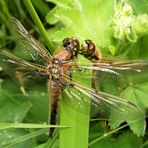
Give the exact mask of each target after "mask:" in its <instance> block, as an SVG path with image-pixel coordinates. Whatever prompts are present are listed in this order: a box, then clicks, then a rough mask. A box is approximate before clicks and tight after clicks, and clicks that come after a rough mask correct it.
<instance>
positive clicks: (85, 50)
mask: <svg viewBox="0 0 148 148" xmlns="http://www.w3.org/2000/svg"><path fill="white" fill-rule="evenodd" d="M81 46H82V47H81V53H82V54H84V55H85V56H90V57H93V56H94V54H95V51H96V47H95V44H94V43H93V42H92V41H91V40H85V41H84V43H83V44H82V45H81Z"/></svg>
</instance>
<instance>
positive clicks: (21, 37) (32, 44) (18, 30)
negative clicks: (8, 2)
mask: <svg viewBox="0 0 148 148" xmlns="http://www.w3.org/2000/svg"><path fill="white" fill-rule="evenodd" d="M8 26H9V29H10V32H11V34H12V36H13V37H14V38H15V41H16V42H17V44H19V45H21V47H22V48H24V49H25V51H27V52H28V53H29V54H31V56H34V53H35V52H34V51H36V52H37V54H39V55H40V57H42V59H43V60H44V61H46V62H48V63H49V62H50V58H51V55H50V53H49V51H48V50H47V49H46V48H45V47H44V46H43V45H42V44H41V43H39V42H38V41H37V40H36V39H35V38H34V37H33V36H31V35H30V34H29V33H28V32H27V30H26V29H25V28H24V27H23V25H22V24H21V23H20V22H19V21H18V20H17V19H16V18H14V17H10V18H9V20H8Z"/></svg>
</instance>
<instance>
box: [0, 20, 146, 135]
mask: <svg viewBox="0 0 148 148" xmlns="http://www.w3.org/2000/svg"><path fill="white" fill-rule="evenodd" d="M9 28H10V31H11V33H12V35H13V36H14V37H15V39H16V40H17V42H19V44H21V45H22V46H23V48H24V49H25V50H28V51H31V52H32V49H33V50H34V51H35V52H36V55H37V56H38V57H39V58H40V59H42V62H41V63H42V64H36V63H35V62H30V61H26V60H24V59H21V58H19V57H17V56H15V55H13V54H11V53H10V52H7V51H4V50H2V51H1V52H0V55H1V57H2V60H3V61H4V62H7V63H9V64H10V65H16V66H18V67H19V68H20V67H21V68H20V69H23V72H24V71H25V70H26V71H33V72H35V73H39V74H41V76H44V77H45V78H47V87H48V91H49V95H50V98H51V107H50V109H51V111H50V114H49V116H50V121H49V122H50V124H53V125H55V124H56V115H57V108H58V104H59V102H60V95H61V93H62V92H63V93H65V94H66V95H67V96H68V98H69V99H71V100H73V101H75V102H79V103H78V105H80V104H81V106H85V105H86V106H87V104H90V103H91V105H92V106H93V107H92V110H93V109H96V110H98V111H99V115H101V116H102V117H104V118H105V119H109V118H110V117H111V116H112V115H113V114H114V113H118V114H119V116H118V120H121V121H124V120H125V119H126V117H127V115H128V114H132V113H137V114H141V115H142V116H143V112H142V111H141V110H140V108H139V107H137V106H136V105H135V104H134V103H132V102H129V101H127V100H125V99H121V98H120V97H117V96H114V95H111V94H109V93H106V92H102V91H100V90H99V89H98V83H99V80H98V79H99V77H100V73H101V72H105V73H106V74H107V75H114V76H115V77H122V78H124V76H123V75H122V72H126V71H132V72H134V73H141V72H142V69H144V70H145V69H146V68H148V63H147V62H145V61H118V60H116V59H109V58H104V57H103V56H102V55H101V54H100V53H99V52H98V51H97V50H96V47H95V44H94V43H93V42H92V41H91V40H85V41H84V43H83V44H80V43H79V41H78V40H77V39H76V38H65V39H64V40H63V41H62V45H61V47H59V49H58V50H57V51H56V52H55V53H54V54H53V55H51V54H50V52H49V51H48V50H47V49H46V48H45V47H44V46H43V45H42V44H41V43H39V42H38V41H37V40H36V39H35V38H34V37H32V36H31V35H30V34H29V33H28V32H27V30H26V29H25V28H24V27H23V26H22V24H21V23H20V22H19V21H18V20H17V19H16V18H13V17H11V18H10V19H9ZM31 52H30V54H31ZM78 55H83V57H85V58H87V59H89V60H90V61H92V64H88V63H82V62H81V63H77V62H76V61H75V59H76V57H77V56H78ZM19 68H18V70H19ZM85 71H92V73H91V74H89V76H87V75H86V78H88V79H92V88H89V87H87V86H85V85H83V84H80V83H79V82H76V81H75V80H74V79H73V73H75V72H77V73H80V76H81V77H82V79H83V78H85V75H84V74H82V73H83V72H84V73H85ZM106 85H108V84H106ZM71 89H75V93H73V91H71ZM82 94H83V95H82ZM85 96H86V98H88V97H89V98H90V99H86V98H85ZM65 102H66V101H65ZM67 102H68V101H67ZM74 106H75V105H74ZM52 133H53V129H52V130H51V131H50V134H51V135H52Z"/></svg>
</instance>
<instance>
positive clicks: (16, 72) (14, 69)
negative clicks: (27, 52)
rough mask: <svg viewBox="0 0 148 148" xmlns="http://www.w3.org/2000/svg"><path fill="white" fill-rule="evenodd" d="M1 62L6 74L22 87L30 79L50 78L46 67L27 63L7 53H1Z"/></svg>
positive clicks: (0, 64)
mask: <svg viewBox="0 0 148 148" xmlns="http://www.w3.org/2000/svg"><path fill="white" fill-rule="evenodd" d="M0 61H1V62H0V66H1V67H2V68H3V70H4V71H5V73H6V74H8V75H9V76H10V77H11V78H12V79H14V80H15V81H16V82H17V83H19V84H20V85H23V84H24V83H25V82H26V81H27V80H29V79H32V80H33V79H34V78H35V79H36V78H37V79H38V78H39V79H40V78H42V77H43V78H47V77H48V69H47V68H46V67H45V66H42V65H38V64H35V63H31V62H28V61H25V60H23V59H21V58H18V57H16V56H14V55H13V54H11V53H9V52H7V51H1V52H0Z"/></svg>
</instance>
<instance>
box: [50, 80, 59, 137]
mask: <svg viewBox="0 0 148 148" xmlns="http://www.w3.org/2000/svg"><path fill="white" fill-rule="evenodd" d="M61 87H62V86H61V83H60V81H59V80H57V81H55V80H52V79H51V80H50V81H49V82H48V89H49V92H50V96H51V99H50V100H51V102H50V119H49V123H50V124H51V125H56V122H57V114H58V109H59V102H60V97H61ZM53 131H54V128H53V129H51V130H50V136H52V134H53Z"/></svg>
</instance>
